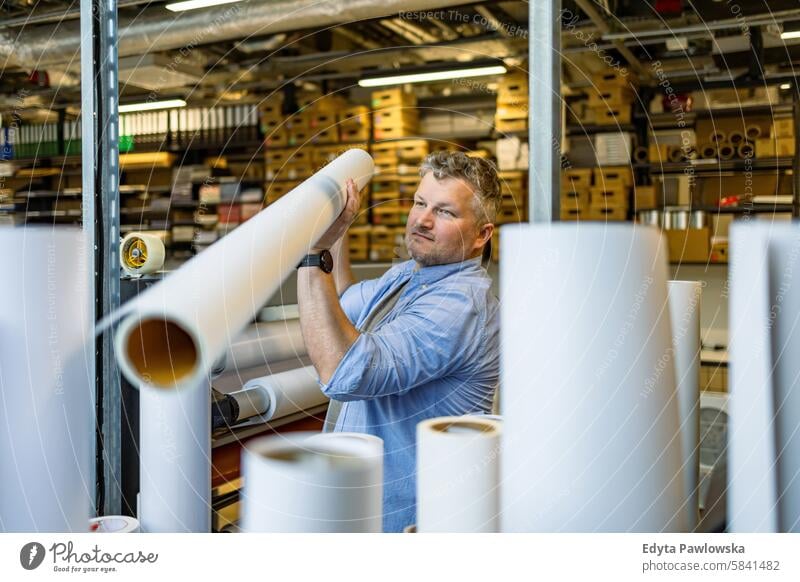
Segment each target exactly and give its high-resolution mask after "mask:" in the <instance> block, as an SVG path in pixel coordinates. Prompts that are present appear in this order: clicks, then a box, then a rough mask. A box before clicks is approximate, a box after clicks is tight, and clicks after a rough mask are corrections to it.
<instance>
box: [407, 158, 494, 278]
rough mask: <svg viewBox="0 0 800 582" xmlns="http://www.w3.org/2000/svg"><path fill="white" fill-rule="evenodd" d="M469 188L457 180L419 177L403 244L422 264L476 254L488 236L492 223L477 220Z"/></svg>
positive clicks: (440, 262) (429, 175)
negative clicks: (479, 222)
mask: <svg viewBox="0 0 800 582" xmlns="http://www.w3.org/2000/svg"><path fill="white" fill-rule="evenodd" d="M474 196H475V195H474V194H473V192H472V188H470V187H469V185H468V184H467V183H465V182H463V181H461V180H458V179H455V178H445V179H443V180H437V179H436V178H435V177H434V175H433V173H432V172H428V173H427V174H425V176H424V177H423V178H422V180H421V181H420V184H419V188H417V192H416V194H414V205H413V207H412V208H411V212H410V213H409V215H408V224H407V225H406V247H407V248H408V252H409V254H410V255H411V258H412V259H414V260H415V261H416V262H417V263H419V264H420V265H422V266H423V267H429V266H431V265H445V264H448V263H456V262H459V261H463V260H465V259H468V258H471V257H474V256H477V255H478V254H479V253H480V250H481V248H482V247H483V244H484V243H485V242H486V241H487V240H488V239H489V238H491V236H492V230H493V226H492V225H483V224H478V218H477V216H476V215H475V208H474V206H473V199H474Z"/></svg>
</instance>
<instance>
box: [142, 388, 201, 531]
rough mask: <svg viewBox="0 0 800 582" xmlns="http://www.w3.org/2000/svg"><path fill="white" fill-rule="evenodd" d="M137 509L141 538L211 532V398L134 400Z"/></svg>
mask: <svg viewBox="0 0 800 582" xmlns="http://www.w3.org/2000/svg"><path fill="white" fill-rule="evenodd" d="M139 411H140V414H139V417H140V421H139V423H140V429H139V434H140V436H139V497H138V500H139V507H138V517H139V522H140V523H141V528H142V531H143V532H147V533H172V532H193V533H209V532H210V531H211V394H210V388H209V385H208V382H207V381H206V382H204V383H203V384H202V385H201V386H198V387H197V389H190V390H178V391H166V390H142V391H140V394H139Z"/></svg>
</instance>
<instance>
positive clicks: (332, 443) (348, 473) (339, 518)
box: [242, 433, 383, 533]
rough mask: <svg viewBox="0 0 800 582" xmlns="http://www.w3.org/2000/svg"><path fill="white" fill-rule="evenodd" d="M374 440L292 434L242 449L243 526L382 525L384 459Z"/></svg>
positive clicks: (319, 528) (371, 529)
mask: <svg viewBox="0 0 800 582" xmlns="http://www.w3.org/2000/svg"><path fill="white" fill-rule="evenodd" d="M376 451H377V449H376V446H375V444H374V443H372V442H366V441H363V440H359V439H352V438H351V439H343V438H334V439H325V438H324V437H322V438H321V435H320V434H319V433H289V434H281V435H274V436H269V437H265V438H262V439H257V440H254V441H251V442H249V443H248V444H247V446H246V447H245V450H244V452H243V453H242V467H243V477H244V490H243V493H242V531H245V532H251V533H252V532H272V533H277V532H307V533H314V532H320V533H321V532H338V533H347V532H361V533H378V532H380V531H381V529H382V527H381V526H382V522H383V515H382V513H383V511H382V503H383V502H382V495H383V459H382V456H379V455H377V454H376Z"/></svg>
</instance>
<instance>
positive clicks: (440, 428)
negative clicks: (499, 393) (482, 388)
mask: <svg viewBox="0 0 800 582" xmlns="http://www.w3.org/2000/svg"><path fill="white" fill-rule="evenodd" d="M501 430H502V424H501V423H499V422H497V421H495V420H489V419H485V418H482V417H480V416H466V417H458V416H445V417H441V418H433V419H429V420H425V421H423V422H420V423H419V424H418V425H417V531H418V532H440V533H445V532H462V533H492V532H498V531H500V492H499V483H500V480H499V479H500V434H501Z"/></svg>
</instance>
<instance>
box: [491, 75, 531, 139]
mask: <svg viewBox="0 0 800 582" xmlns="http://www.w3.org/2000/svg"><path fill="white" fill-rule="evenodd" d="M494 127H495V129H496V130H497V131H498V132H500V133H510V132H517V131H526V130H527V129H528V76H527V75H526V74H524V73H511V74H508V75H504V76H502V77H500V80H499V81H498V82H497V106H496V109H495V117H494Z"/></svg>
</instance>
